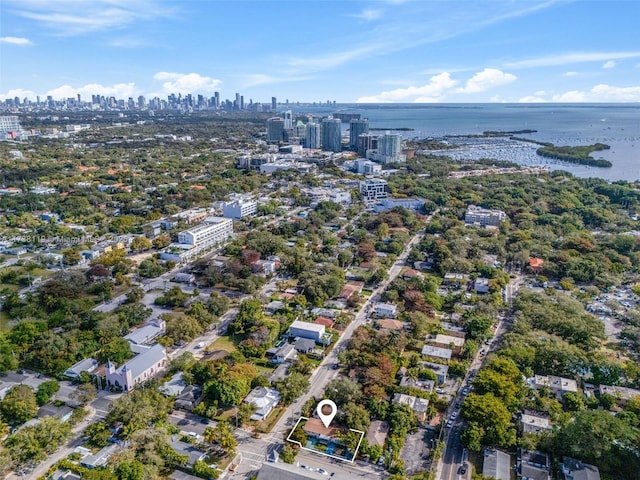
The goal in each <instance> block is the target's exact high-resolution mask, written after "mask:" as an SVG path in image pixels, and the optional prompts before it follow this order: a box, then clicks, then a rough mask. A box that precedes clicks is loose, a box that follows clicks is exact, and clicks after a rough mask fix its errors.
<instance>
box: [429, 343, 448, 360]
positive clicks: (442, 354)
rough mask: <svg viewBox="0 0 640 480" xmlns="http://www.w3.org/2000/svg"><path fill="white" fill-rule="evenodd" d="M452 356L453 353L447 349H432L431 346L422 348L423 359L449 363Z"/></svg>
mask: <svg viewBox="0 0 640 480" xmlns="http://www.w3.org/2000/svg"><path fill="white" fill-rule="evenodd" d="M452 355H453V351H452V350H451V349H449V348H440V347H434V346H433V345H425V346H424V347H422V356H423V357H432V358H438V359H440V360H446V361H449V360H451V356H452Z"/></svg>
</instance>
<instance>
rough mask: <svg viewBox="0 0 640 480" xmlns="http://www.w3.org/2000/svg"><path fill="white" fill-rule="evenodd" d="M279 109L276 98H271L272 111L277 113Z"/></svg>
mask: <svg viewBox="0 0 640 480" xmlns="http://www.w3.org/2000/svg"><path fill="white" fill-rule="evenodd" d="M277 108H278V102H277V101H276V97H271V110H272V111H274V112H275V111H276V110H277Z"/></svg>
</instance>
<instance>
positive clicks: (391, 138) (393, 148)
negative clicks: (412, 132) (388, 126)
mask: <svg viewBox="0 0 640 480" xmlns="http://www.w3.org/2000/svg"><path fill="white" fill-rule="evenodd" d="M400 153H402V135H400V134H399V133H391V132H385V133H384V135H382V136H381V137H380V138H378V154H380V155H385V156H388V157H392V156H394V155H398V154H400Z"/></svg>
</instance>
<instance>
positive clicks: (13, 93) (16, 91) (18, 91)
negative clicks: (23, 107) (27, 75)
mask: <svg viewBox="0 0 640 480" xmlns="http://www.w3.org/2000/svg"><path fill="white" fill-rule="evenodd" d="M37 96H38V94H37V93H35V92H32V91H31V90H24V89H22V88H13V89H11V90H9V91H8V92H7V93H0V98H5V99H6V98H15V97H18V98H19V99H20V100H22V99H23V98H25V97H27V98H28V99H30V100H35V99H36V97H37Z"/></svg>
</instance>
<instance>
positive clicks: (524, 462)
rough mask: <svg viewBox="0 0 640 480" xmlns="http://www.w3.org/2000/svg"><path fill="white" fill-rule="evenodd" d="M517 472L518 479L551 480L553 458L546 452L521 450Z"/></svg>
mask: <svg viewBox="0 0 640 480" xmlns="http://www.w3.org/2000/svg"><path fill="white" fill-rule="evenodd" d="M516 472H517V474H518V480H551V459H550V458H549V455H548V454H546V453H542V452H537V451H533V452H530V451H526V450H521V451H519V452H518V462H517V464H516Z"/></svg>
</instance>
